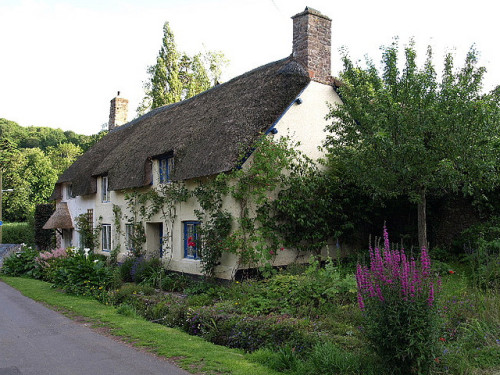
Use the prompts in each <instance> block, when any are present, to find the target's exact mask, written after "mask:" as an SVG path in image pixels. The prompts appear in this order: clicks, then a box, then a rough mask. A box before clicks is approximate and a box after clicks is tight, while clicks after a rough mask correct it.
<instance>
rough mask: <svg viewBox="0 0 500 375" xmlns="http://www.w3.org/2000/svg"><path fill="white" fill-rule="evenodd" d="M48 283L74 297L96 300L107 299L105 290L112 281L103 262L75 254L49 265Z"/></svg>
mask: <svg viewBox="0 0 500 375" xmlns="http://www.w3.org/2000/svg"><path fill="white" fill-rule="evenodd" d="M51 268H52V269H51V271H50V274H49V275H50V276H49V278H50V280H49V281H50V282H52V283H53V284H54V286H55V287H58V288H61V289H62V290H64V291H66V292H67V293H71V294H75V295H87V296H94V297H96V298H97V299H106V298H107V289H108V288H109V287H110V286H111V283H112V280H113V271H112V270H111V269H110V268H109V267H107V266H106V263H105V262H102V261H100V260H98V259H95V260H92V259H90V257H89V258H88V259H87V258H85V257H84V256H82V255H80V254H75V255H72V256H69V257H67V258H60V260H59V261H58V262H57V263H56V264H54V266H53V267H52V265H51Z"/></svg>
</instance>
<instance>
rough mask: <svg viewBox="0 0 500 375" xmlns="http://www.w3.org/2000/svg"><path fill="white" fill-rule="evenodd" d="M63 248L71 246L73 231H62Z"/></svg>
mask: <svg viewBox="0 0 500 375" xmlns="http://www.w3.org/2000/svg"><path fill="white" fill-rule="evenodd" d="M62 233H63V241H64V243H63V247H71V246H73V229H63V230H62Z"/></svg>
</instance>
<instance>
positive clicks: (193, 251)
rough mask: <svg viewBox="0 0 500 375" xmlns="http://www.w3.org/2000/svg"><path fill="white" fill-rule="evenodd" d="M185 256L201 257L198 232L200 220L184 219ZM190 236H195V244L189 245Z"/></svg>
mask: <svg viewBox="0 0 500 375" xmlns="http://www.w3.org/2000/svg"><path fill="white" fill-rule="evenodd" d="M183 223H184V258H186V259H200V257H199V246H200V241H199V240H200V236H199V234H198V226H199V225H200V222H199V221H184V222H183ZM189 237H193V239H192V241H191V242H194V243H195V246H194V247H193V246H188V242H189V241H188V239H189Z"/></svg>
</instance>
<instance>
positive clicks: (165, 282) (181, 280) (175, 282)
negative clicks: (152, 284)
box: [161, 272, 190, 292]
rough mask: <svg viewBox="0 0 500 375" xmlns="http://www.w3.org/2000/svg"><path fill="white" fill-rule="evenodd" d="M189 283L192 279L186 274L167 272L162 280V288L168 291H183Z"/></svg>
mask: <svg viewBox="0 0 500 375" xmlns="http://www.w3.org/2000/svg"><path fill="white" fill-rule="evenodd" d="M189 283H190V279H189V278H188V277H187V276H185V275H184V274H179V273H176V272H167V273H166V274H165V276H164V277H163V279H162V280H161V289H162V290H165V291H167V292H183V291H184V289H186V288H187V287H188V285H189Z"/></svg>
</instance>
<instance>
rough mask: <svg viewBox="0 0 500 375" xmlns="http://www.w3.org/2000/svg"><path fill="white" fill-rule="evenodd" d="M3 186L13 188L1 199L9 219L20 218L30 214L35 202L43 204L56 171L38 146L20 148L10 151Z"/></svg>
mask: <svg viewBox="0 0 500 375" xmlns="http://www.w3.org/2000/svg"><path fill="white" fill-rule="evenodd" d="M10 164H11V165H10V168H9V169H8V170H7V171H6V173H5V175H4V181H5V182H4V185H5V186H10V187H12V188H14V191H13V192H12V193H9V194H8V195H6V196H5V198H4V207H5V216H6V219H7V220H9V221H24V220H26V219H27V218H28V217H29V216H32V214H33V213H34V209H35V206H36V204H39V203H45V202H46V201H47V199H48V198H49V197H50V195H51V194H52V190H53V189H54V184H55V182H56V180H57V172H56V170H54V169H53V168H52V165H51V162H50V159H49V158H48V157H47V156H46V155H45V154H44V153H43V152H42V150H40V149H38V148H33V149H22V150H21V151H19V152H17V153H15V154H13V156H12V158H11V159H10Z"/></svg>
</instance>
